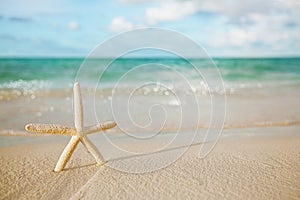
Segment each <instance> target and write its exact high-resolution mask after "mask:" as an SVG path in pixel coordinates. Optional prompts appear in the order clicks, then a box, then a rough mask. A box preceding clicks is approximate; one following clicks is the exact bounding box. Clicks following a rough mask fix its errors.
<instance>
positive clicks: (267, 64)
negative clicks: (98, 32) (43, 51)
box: [0, 58, 300, 134]
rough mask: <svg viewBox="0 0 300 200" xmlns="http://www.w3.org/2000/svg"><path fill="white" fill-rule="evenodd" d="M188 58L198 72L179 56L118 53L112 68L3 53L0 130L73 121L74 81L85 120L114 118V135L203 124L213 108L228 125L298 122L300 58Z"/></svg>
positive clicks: (92, 62)
mask: <svg viewBox="0 0 300 200" xmlns="http://www.w3.org/2000/svg"><path fill="white" fill-rule="evenodd" d="M192 60H193V63H196V65H197V66H198V68H197V69H198V70H199V71H198V72H200V73H198V72H197V70H195V68H194V66H193V65H191V63H190V62H188V61H187V60H184V59H177V58H176V59H175V58H143V59H142V58H122V59H118V60H114V62H112V63H110V65H109V66H107V65H106V64H107V59H92V60H90V61H89V62H88V63H87V62H86V63H84V62H83V61H84V59H83V58H1V59H0V105H1V106H0V108H1V109H0V131H1V132H2V133H4V132H5V133H15V132H20V131H24V125H25V124H26V123H29V122H41V123H42V122H43V123H63V124H66V125H70V126H71V125H73V111H72V85H73V83H74V82H75V81H79V82H80V84H81V88H82V93H83V101H84V109H85V122H86V124H87V125H89V124H93V123H95V122H97V121H100V122H101V121H105V120H115V121H117V122H118V125H119V129H118V130H117V132H128V133H132V134H138V133H141V132H149V133H153V132H159V133H162V132H166V133H170V132H173V131H175V130H178V129H182V130H186V131H189V130H193V129H195V128H199V127H200V128H203V129H206V128H209V127H210V126H211V119H212V113H213V112H214V114H215V115H221V114H222V112H225V115H224V116H225V118H224V129H229V130H231V129H237V128H239V129H240V128H253V127H277V126H279V127H285V126H293V125H298V124H299V123H300V106H299V97H300V58H214V59H213V62H210V63H207V61H204V60H202V59H192ZM212 64H215V66H216V67H217V69H218V70H216V69H215V68H214V67H213V65H212ZM83 68H84V69H83ZM100 72H103V73H100ZM199 74H200V75H199ZM201 75H203V76H201ZM218 80H222V82H218ZM208 82H216V84H213V87H211V86H210V84H208ZM220 83H222V84H220ZM224 96H226V99H225V100H226V102H225V105H226V109H225V110H213V111H212V108H213V106H212V105H211V104H212V101H211V99H212V97H216V98H217V99H219V98H220V99H223V97H224ZM219 120H223V119H222V117H221V119H219Z"/></svg>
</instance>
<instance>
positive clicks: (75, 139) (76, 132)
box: [25, 83, 116, 172]
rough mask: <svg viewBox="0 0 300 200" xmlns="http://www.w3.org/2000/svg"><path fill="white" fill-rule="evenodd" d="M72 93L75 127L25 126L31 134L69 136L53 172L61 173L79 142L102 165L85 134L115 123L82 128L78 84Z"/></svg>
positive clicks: (98, 155) (111, 126) (97, 153)
mask: <svg viewBox="0 0 300 200" xmlns="http://www.w3.org/2000/svg"><path fill="white" fill-rule="evenodd" d="M73 93H74V122H75V127H67V126H62V125H57V124H27V125H26V126H25V130H26V131H28V132H32V133H41V134H58V135H70V136H72V138H71V140H70V141H69V143H68V144H67V146H66V147H65V149H64V151H63V152H62V154H61V156H60V157H59V159H58V162H57V164H56V166H55V168H54V171H55V172H59V171H62V170H63V169H64V168H65V166H66V164H67V162H68V161H69V160H70V158H71V156H72V154H73V152H74V150H75V148H76V146H77V145H78V143H79V142H81V143H82V144H83V146H84V147H85V148H86V149H87V151H88V152H90V153H91V154H92V156H93V157H94V158H95V160H96V162H97V164H99V165H102V164H104V163H105V161H104V159H103V156H102V155H101V153H100V152H99V151H98V149H97V148H96V146H95V145H94V144H93V143H92V142H91V141H90V140H89V139H88V138H87V134H91V133H95V132H99V131H104V130H107V129H110V128H113V127H115V126H116V123H115V122H113V121H109V122H105V123H103V124H98V125H95V126H90V127H87V128H84V123H83V106H82V98H81V93H80V86H79V83H75V84H74V88H73Z"/></svg>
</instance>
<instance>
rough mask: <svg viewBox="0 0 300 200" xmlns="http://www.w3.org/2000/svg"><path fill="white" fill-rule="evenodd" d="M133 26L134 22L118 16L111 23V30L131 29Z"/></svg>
mask: <svg viewBox="0 0 300 200" xmlns="http://www.w3.org/2000/svg"><path fill="white" fill-rule="evenodd" d="M133 27H134V26H133V24H132V23H131V22H129V21H127V20H125V19H124V18H123V17H116V18H114V19H113V20H112V22H111V24H110V25H109V30H111V31H113V32H121V31H129V30H131V29H133Z"/></svg>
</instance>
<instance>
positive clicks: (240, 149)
mask: <svg viewBox="0 0 300 200" xmlns="http://www.w3.org/2000/svg"><path fill="white" fill-rule="evenodd" d="M66 142H67V138H63V139H61V140H59V141H50V142H49V139H48V138H46V139H44V140H43V141H40V142H39V143H33V144H32V143H30V144H22V145H20V144H19V145H12V146H4V147H1V148H0V155H1V172H0V173H1V179H0V180H1V183H0V188H1V195H0V196H1V199H144V198H146V199H147V198H148V197H151V198H154V199H182V198H188V199H211V198H213V199H299V198H300V159H299V157H300V155H299V152H300V137H299V135H297V134H291V135H277V136H272V137H268V136H249V137H243V138H231V139H224V140H222V141H219V142H218V143H217V145H216V147H215V148H214V149H213V151H212V152H211V153H210V154H209V155H208V156H207V157H206V158H204V159H199V158H198V157H197V155H198V153H199V147H200V146H201V144H196V145H193V146H191V147H190V148H189V149H188V150H187V152H186V153H185V154H184V155H183V156H182V157H180V158H179V159H178V160H177V161H176V162H174V163H172V164H171V165H170V166H168V167H166V168H164V169H161V170H158V171H154V172H150V173H142V174H133V173H125V172H122V171H118V170H115V169H113V168H111V167H109V166H107V165H104V166H96V165H95V161H94V160H93V158H92V157H91V156H90V155H89V154H88V153H87V152H86V151H85V149H84V148H83V147H82V145H79V147H78V149H77V150H76V151H75V153H74V155H73V157H72V158H71V160H70V162H69V163H68V165H67V167H66V169H65V170H64V171H63V172H60V173H55V172H53V171H52V170H53V168H54V166H55V163H56V161H57V158H58V156H59V154H60V153H61V151H62V149H63V147H64V145H65V144H66ZM120 159H124V160H126V159H128V158H126V157H125V158H119V161H120ZM110 162H115V161H114V160H113V158H111V160H108V163H110Z"/></svg>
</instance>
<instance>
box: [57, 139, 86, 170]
mask: <svg viewBox="0 0 300 200" xmlns="http://www.w3.org/2000/svg"><path fill="white" fill-rule="evenodd" d="M79 141H80V138H79V137H78V136H72V138H71V140H70V141H69V143H68V145H67V146H66V147H65V149H64V151H63V152H62V154H61V155H60V157H59V159H58V161H57V164H56V166H55V168H54V171H55V172H60V171H62V170H63V169H64V168H65V166H66V164H67V162H68V161H69V160H70V158H71V156H72V154H73V152H74V150H75V148H76V146H77V145H78V142H79Z"/></svg>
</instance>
